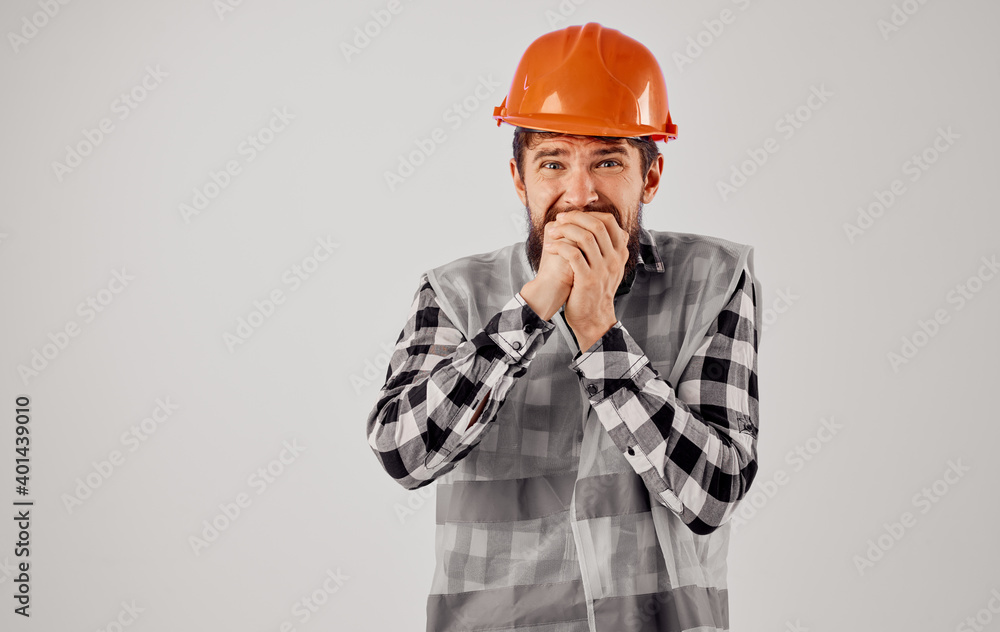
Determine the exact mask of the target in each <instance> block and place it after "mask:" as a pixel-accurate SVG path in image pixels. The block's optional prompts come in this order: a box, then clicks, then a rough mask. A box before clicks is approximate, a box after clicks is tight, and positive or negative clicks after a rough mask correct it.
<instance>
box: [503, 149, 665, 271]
mask: <svg viewBox="0 0 1000 632" xmlns="http://www.w3.org/2000/svg"><path fill="white" fill-rule="evenodd" d="M662 167H663V157H662V156H660V157H658V158H657V160H656V162H655V163H653V164H652V165H650V168H649V170H648V171H647V173H646V174H645V175H646V177H645V178H643V175H644V174H643V173H642V165H641V157H640V155H639V150H638V149H636V148H635V147H632V146H631V145H630V144H629V143H627V142H625V141H624V140H622V141H620V142H618V143H608V142H605V141H602V140H599V139H595V138H588V137H586V136H556V137H552V138H541V139H535V145H534V146H533V147H531V148H530V149H526V150H525V152H524V173H523V174H519V173H518V171H517V163H516V161H515V160H514V159H513V158H512V159H511V161H510V169H511V176H512V177H513V179H514V188H515V189H516V190H517V194H518V197H520V198H521V203H522V204H524V206H525V209H526V211H527V213H528V217H529V219H530V221H531V225H530V227H529V229H528V239H527V242H526V251H527V256H528V261H529V263H530V264H531V269H532V270H533V271H534V272H535V273H536V274H537V273H538V265H539V262H540V261H541V257H542V245H543V241H544V232H543V231H544V227H545V224H546V223H548V222H550V221H553V220H555V218H556V215H558V214H559V213H562V212H565V211H573V210H579V211H585V212H603V213H611V214H612V215H613V216H614V217H615V219H616V220H617V221H618V225H619V226H620V227H621V228H622V229H623V230H625V231H626V232H627V233H628V234H629V244H628V249H629V259H628V262H626V264H625V269H624V275H623V277H622V278H625V277H627V276H628V275H629V273H630V272H631V271H632V269H634V268H635V266H636V265H637V264H638V257H639V229H640V227H641V226H642V205H643V203H648V202H650V201H651V200H652V199H653V196H654V195H655V194H656V190H657V188H658V187H659V182H660V170H661V169H662Z"/></svg>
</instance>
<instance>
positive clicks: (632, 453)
mask: <svg viewBox="0 0 1000 632" xmlns="http://www.w3.org/2000/svg"><path fill="white" fill-rule="evenodd" d="M628 455H629V456H635V450H633V449H632V446H629V447H628Z"/></svg>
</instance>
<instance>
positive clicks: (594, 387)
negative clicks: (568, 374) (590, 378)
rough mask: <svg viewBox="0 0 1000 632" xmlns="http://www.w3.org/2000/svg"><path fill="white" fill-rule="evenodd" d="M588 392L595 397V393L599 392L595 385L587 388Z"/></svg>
mask: <svg viewBox="0 0 1000 632" xmlns="http://www.w3.org/2000/svg"><path fill="white" fill-rule="evenodd" d="M587 392H588V393H590V394H591V395H593V394H594V393H596V392H597V387H596V386H594V385H593V384H591V385H589V386H587Z"/></svg>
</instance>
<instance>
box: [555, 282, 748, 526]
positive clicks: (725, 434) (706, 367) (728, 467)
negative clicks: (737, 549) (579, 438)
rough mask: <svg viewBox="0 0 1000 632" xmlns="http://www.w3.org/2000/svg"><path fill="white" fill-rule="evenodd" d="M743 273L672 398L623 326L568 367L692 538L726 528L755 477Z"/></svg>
mask: <svg viewBox="0 0 1000 632" xmlns="http://www.w3.org/2000/svg"><path fill="white" fill-rule="evenodd" d="M756 300H757V297H756V296H754V286H753V282H752V279H751V277H750V271H749V270H748V269H747V268H744V270H743V273H742V275H741V277H740V280H739V282H738V284H737V286H736V290H735V291H734V293H733V295H732V297H731V298H730V300H729V302H728V303H727V304H726V306H725V307H724V308H723V309H722V311H721V312H720V314H719V316H718V318H717V319H716V321H715V322H714V323H713V324H712V325H711V327H710V328H709V330H708V332H707V334H706V336H705V338H704V340H703V342H702V344H701V345H700V347H699V348H698V350H697V351H696V352H695V354H694V355H693V356H692V358H691V360H690V361H689V362H688V363H687V365H686V366H685V368H684V370H683V372H682V374H681V376H680V378H679V383H678V384H677V388H676V390H675V389H674V388H673V387H672V386H671V384H670V383H669V382H667V381H666V379H665V378H663V377H661V376H660V375H659V374H658V373H657V372H656V370H655V369H654V368H653V367H652V366H651V365H650V363H649V358H647V357H646V355H645V353H644V352H643V350H642V349H641V348H640V347H639V345H638V344H637V343H636V341H635V340H634V339H633V338H632V337H631V336H630V335H629V333H628V331H626V329H625V327H624V326H622V323H621V321H618V322H617V323H615V325H614V326H613V327H611V329H609V330H608V331H607V332H606V333H605V334H604V336H603V337H602V338H601V339H600V340H598V341H597V342H595V343H594V345H593V346H592V347H590V349H587V350H586V351H584V352H581V353H578V354H577V356H576V357H575V358H574V360H573V362H572V363H571V365H570V368H572V369H573V370H574V371H576V372H577V374H578V376H579V378H580V382H581V385H582V387H583V391H584V393H585V394H587V396H588V397H589V399H590V404H591V406H592V407H593V408H594V410H595V412H596V413H597V415H598V417H599V418H600V420H601V423H602V424H603V425H604V427H605V429H607V432H608V434H609V435H610V436H611V439H612V440H613V441H614V442H615V444H616V445H617V446H618V448H619V449H620V450H621V451H622V454H623V455H624V457H625V458H626V459H627V460H628V462H629V464H630V465H631V466H632V467H633V468H634V469H635V471H636V473H637V474H639V476H641V477H642V479H643V481H644V482H645V483H646V486H647V487H648V488H649V489H650V491H651V492H652V495H653V496H654V497H656V498H658V499H659V500H660V501H661V502H662V503H663V504H664V505H666V506H667V507H668V508H670V509H671V510H673V511H674V512H675V513H677V514H678V515H679V516H680V517H681V519H682V520H683V521H684V523H685V524H687V525H688V527H689V528H690V529H691V530H692V531H693V532H695V533H697V534H706V533H710V532H712V531H714V530H715V529H717V528H719V527H720V526H721V525H722V524H724V523H725V522H726V521H727V520H728V519H729V518H730V517H731V516H732V515H733V512H734V511H735V510H736V508H737V506H738V504H739V501H740V500H741V499H742V498H743V497H744V496H745V495H746V493H747V491H748V490H749V489H750V485H751V483H752V482H753V479H754V476H755V475H756V473H757V428H758V414H757V408H758V401H757V328H756V323H755V322H754V305H755V302H756Z"/></svg>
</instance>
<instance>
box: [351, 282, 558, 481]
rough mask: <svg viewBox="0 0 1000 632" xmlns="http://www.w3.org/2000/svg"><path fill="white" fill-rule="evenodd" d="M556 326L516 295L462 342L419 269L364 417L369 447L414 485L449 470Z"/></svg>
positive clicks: (469, 448) (473, 442) (480, 432)
mask: <svg viewBox="0 0 1000 632" xmlns="http://www.w3.org/2000/svg"><path fill="white" fill-rule="evenodd" d="M554 329H555V325H554V324H553V323H551V322H549V321H545V320H542V318H541V317H540V316H538V314H536V313H535V312H534V311H533V310H532V309H531V307H529V306H528V304H527V302H525V300H524V298H523V297H522V296H521V294H520V292H518V293H517V294H515V295H514V296H513V297H512V298H511V299H510V301H508V302H507V303H506V304H505V305H504V306H503V308H501V310H500V311H499V312H497V313H496V315H494V316H493V318H492V319H490V321H489V322H488V323H487V324H486V325H485V326H484V327H483V328H482V329H481V330H480V331H479V332H477V333H476V334H475V335H474V336H473V337H472V339H471V340H467V339H466V338H465V336H463V335H462V333H461V332H460V331H459V330H458V329H457V328H456V327H455V326H454V325H453V324H452V323H451V321H449V320H448V317H447V316H445V314H444V312H443V311H442V310H441V307H440V305H439V303H438V301H437V297H436V295H435V293H434V289H433V288H432V286H431V284H430V282H429V281H428V278H427V274H426V273H424V274H423V275H422V276H421V277H420V287H419V289H418V290H417V293H416V295H415V296H414V299H413V304H412V306H411V308H410V313H409V316H408V317H407V321H406V325H405V326H404V328H403V331H402V332H401V333H400V335H399V338H398V339H397V340H396V346H395V349H394V350H393V353H392V357H391V358H390V360H389V368H388V370H387V372H386V381H385V385H384V386H383V387H382V389H381V391H380V392H379V394H378V400H377V402H376V404H375V408H374V409H373V410H372V411H371V413H370V414H369V415H368V421H367V429H368V444H369V446H371V449H372V451H374V453H375V456H376V457H377V458H378V460H379V462H380V463H381V464H382V467H383V468H385V470H386V472H388V473H389V475H390V476H392V477H393V478H394V479H396V481H397V482H398V483H399V484H400V485H402V486H403V487H405V488H407V489H417V488H419V487H423V486H424V485H427V484H428V483H430V482H432V481H433V480H434V479H436V478H437V477H438V476H441V475H443V474H445V473H446V472H448V471H450V470H451V469H453V468H454V467H455V465H457V464H458V462H459V461H460V460H462V459H463V458H464V457H465V456H466V455H468V454H469V452H471V451H472V449H473V448H474V447H475V446H476V445H477V444H478V443H479V440H480V439H481V438H482V435H483V431H484V430H485V429H486V428H487V425H488V424H489V423H491V422H493V421H494V420H495V419H496V415H497V412H498V411H499V410H500V407H501V406H502V405H503V402H504V399H505V398H506V396H507V393H508V392H509V391H510V389H511V388H512V387H513V386H514V383H515V381H516V379H517V378H519V377H521V376H522V375H524V374H525V373H526V372H527V370H528V365H529V363H530V362H531V359H532V358H533V357H534V356H535V354H536V353H537V352H538V349H540V348H541V347H542V346H544V344H545V341H546V340H547V339H548V337H549V335H550V334H551V333H552V331H553V330H554ZM486 397H488V400H487V403H486V405H485V408H483V411H482V412H481V413H480V416H479V419H477V420H476V423H475V424H473V425H472V426H469V421H470V420H471V419H472V417H473V415H474V414H475V411H476V409H477V408H478V406H479V403H480V402H481V401H482V400H483V398H486Z"/></svg>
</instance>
